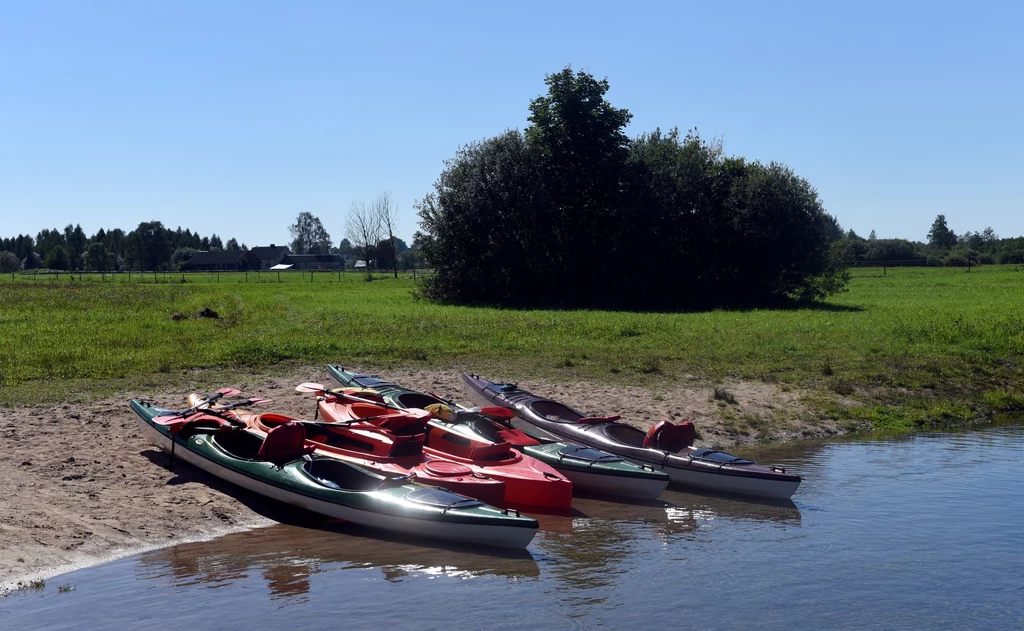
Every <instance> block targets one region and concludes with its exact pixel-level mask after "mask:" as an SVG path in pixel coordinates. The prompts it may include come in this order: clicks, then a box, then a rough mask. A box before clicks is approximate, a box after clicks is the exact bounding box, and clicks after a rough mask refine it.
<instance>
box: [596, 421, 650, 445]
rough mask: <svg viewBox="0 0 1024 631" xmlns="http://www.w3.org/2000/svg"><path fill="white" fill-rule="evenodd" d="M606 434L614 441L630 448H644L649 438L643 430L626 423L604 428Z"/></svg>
mask: <svg viewBox="0 0 1024 631" xmlns="http://www.w3.org/2000/svg"><path fill="white" fill-rule="evenodd" d="M604 432H605V434H607V435H608V437H609V438H611V439H612V440H614V441H617V442H620V443H622V444H623V445H629V446H630V447H643V446H644V439H645V438H647V434H645V433H644V432H643V431H642V430H639V429H637V428H635V427H633V426H632V425H626V424H625V423H615V424H613V425H606V426H605V427H604Z"/></svg>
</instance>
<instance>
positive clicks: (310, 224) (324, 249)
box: [288, 212, 331, 254]
mask: <svg viewBox="0 0 1024 631" xmlns="http://www.w3.org/2000/svg"><path fill="white" fill-rule="evenodd" d="M288 230H289V231H290V232H291V234H292V242H291V250H292V253H294V254H327V253H329V252H330V251H331V235H329V234H328V233H327V230H325V229H324V226H323V224H322V223H320V219H319V218H318V217H314V216H313V214H312V213H308V212H301V213H299V216H298V217H296V218H295V223H294V224H292V225H291V226H289V227H288Z"/></svg>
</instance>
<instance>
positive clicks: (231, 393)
mask: <svg viewBox="0 0 1024 631" xmlns="http://www.w3.org/2000/svg"><path fill="white" fill-rule="evenodd" d="M217 394H219V395H221V396H223V397H236V396H238V395H240V394H242V391H241V390H235V389H234V388H221V389H220V390H218V391H217Z"/></svg>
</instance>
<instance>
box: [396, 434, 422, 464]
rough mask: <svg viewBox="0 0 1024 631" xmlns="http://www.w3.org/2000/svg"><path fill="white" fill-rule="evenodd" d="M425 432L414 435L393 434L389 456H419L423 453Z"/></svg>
mask: <svg viewBox="0 0 1024 631" xmlns="http://www.w3.org/2000/svg"><path fill="white" fill-rule="evenodd" d="M423 437H424V434H415V435H412V436H392V437H391V441H392V442H391V451H389V452H388V456H390V457H391V458H402V457H404V456H418V455H420V454H422V453H423Z"/></svg>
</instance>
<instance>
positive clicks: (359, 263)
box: [352, 259, 366, 269]
mask: <svg viewBox="0 0 1024 631" xmlns="http://www.w3.org/2000/svg"><path fill="white" fill-rule="evenodd" d="M352 268H353V269H366V261H364V260H363V259H359V260H358V261H356V263H355V265H353V266H352Z"/></svg>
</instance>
